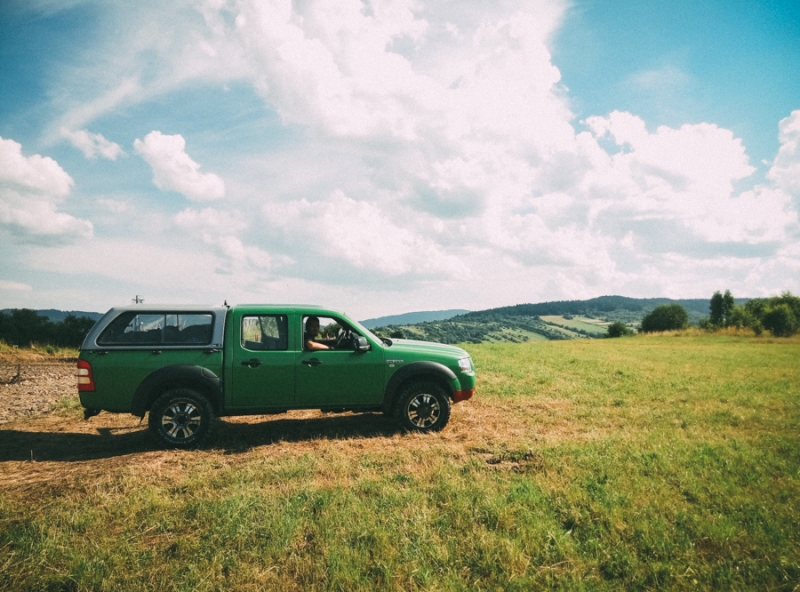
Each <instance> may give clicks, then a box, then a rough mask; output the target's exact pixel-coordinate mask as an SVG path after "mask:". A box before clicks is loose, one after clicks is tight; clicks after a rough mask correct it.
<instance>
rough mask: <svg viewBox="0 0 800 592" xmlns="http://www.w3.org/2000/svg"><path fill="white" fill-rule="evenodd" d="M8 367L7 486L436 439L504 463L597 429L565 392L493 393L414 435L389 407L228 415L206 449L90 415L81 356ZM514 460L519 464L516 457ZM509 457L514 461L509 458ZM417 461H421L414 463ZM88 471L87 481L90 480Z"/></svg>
mask: <svg viewBox="0 0 800 592" xmlns="http://www.w3.org/2000/svg"><path fill="white" fill-rule="evenodd" d="M3 371H4V372H5V374H0V381H2V382H3V384H1V385H0V492H4V493H6V494H11V495H15V496H23V497H24V496H27V495H30V494H33V492H35V491H39V490H40V488H42V487H45V488H48V489H49V488H54V487H55V488H62V487H67V488H71V487H83V486H85V485H86V483H87V482H94V481H96V480H103V479H105V478H108V477H109V476H110V475H113V474H116V472H117V471H120V470H123V471H124V470H133V471H139V470H144V471H147V472H153V474H157V475H158V478H159V479H166V480H172V479H179V478H180V476H181V475H182V474H183V473H184V472H185V471H191V467H192V466H193V465H194V463H197V462H209V461H211V462H214V463H218V464H220V466H222V465H233V464H237V463H240V462H248V460H250V459H253V458H254V457H260V458H269V457H278V456H283V455H289V456H298V457H299V456H302V455H304V454H308V453H311V454H318V455H322V456H323V457H324V456H326V455H337V454H348V455H349V454H355V455H358V454H363V453H364V452H367V451H369V452H386V453H388V454H394V453H396V452H398V451H400V450H404V449H406V450H412V451H414V452H418V451H420V450H425V449H428V448H437V449H440V450H446V451H447V454H450V455H452V457H453V458H454V459H457V458H464V457H465V456H466V457H475V456H477V457H479V458H483V459H485V460H486V461H487V462H490V463H491V464H492V466H496V468H498V469H502V468H513V467H512V466H510V465H509V463H508V462H507V461H505V460H503V457H502V455H501V456H500V457H496V455H497V454H498V452H500V451H501V450H502V449H504V448H506V447H507V445H508V442H529V443H530V442H532V441H537V442H543V441H554V440H555V441H557V440H562V439H564V438H568V439H570V440H574V439H576V438H577V439H581V438H593V437H596V435H597V432H596V431H593V432H592V433H588V432H586V433H581V432H580V431H579V430H577V429H576V427H575V424H574V422H572V421H570V414H571V413H572V412H573V411H574V409H573V408H572V403H570V402H567V401H563V400H548V399H542V398H537V399H523V400H517V401H508V400H507V399H498V398H484V397H481V396H480V393H479V394H478V396H476V397H475V398H473V399H472V400H470V401H467V402H465V403H459V404H458V405H455V406H454V407H453V411H452V418H451V421H450V423H449V424H448V426H447V428H445V429H444V430H443V431H442V432H440V433H436V434H427V435H420V434H407V433H405V432H404V431H403V430H402V429H401V428H400V427H399V426H398V424H397V423H396V422H395V421H394V420H392V419H390V418H387V417H384V416H383V415H382V414H380V413H372V414H352V413H343V414H330V413H322V412H320V411H290V412H289V413H287V414H283V415H259V416H243V417H226V418H224V419H222V420H220V421H218V422H217V423H216V425H215V427H214V430H213V434H212V436H211V438H209V440H208V442H207V443H206V444H204V445H203V446H202V448H201V449H200V450H188V451H181V450H164V449H162V448H160V446H159V445H158V443H157V442H156V441H155V439H154V438H152V436H151V435H150V433H149V432H148V430H147V420H146V418H145V421H143V422H140V421H139V418H137V417H134V416H132V415H129V414H115V413H101V414H100V415H98V416H96V417H92V418H90V419H89V420H88V421H87V420H84V419H83V413H82V411H83V410H82V408H81V407H80V406H79V405H78V402H77V388H76V379H75V367H74V363H69V364H66V363H62V364H51V365H35V364H33V365H29V366H27V367H26V366H25V365H24V364H23V366H22V368H21V372H20V375H19V377H18V378H17V379H16V380H14V382H13V384H5V383H6V382H9V381H10V379H11V378H13V376H14V375H15V373H16V367H14V368H13V369H12V370H10V371H9V370H8V369H7V368H4V369H3ZM512 464H513V463H512ZM506 465H508V466H506ZM409 470H413V467H410V468H409ZM87 480H88V481H87Z"/></svg>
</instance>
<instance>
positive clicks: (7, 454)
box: [0, 413, 402, 462]
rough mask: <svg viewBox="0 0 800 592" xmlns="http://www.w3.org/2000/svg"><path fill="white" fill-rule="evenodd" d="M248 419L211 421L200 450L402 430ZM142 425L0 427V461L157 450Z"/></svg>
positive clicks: (339, 419) (358, 421)
mask: <svg viewBox="0 0 800 592" xmlns="http://www.w3.org/2000/svg"><path fill="white" fill-rule="evenodd" d="M259 419H260V417H259V418H258V419H256V418H250V420H251V423H239V422H236V423H233V422H230V423H229V422H226V421H225V420H220V421H217V423H216V425H215V426H214V431H213V433H212V434H211V437H210V438H209V439H208V440H207V441H206V442H205V443H204V445H203V446H201V450H209V451H213V450H216V451H219V452H222V453H223V454H239V453H242V452H247V451H248V450H251V449H252V448H256V447H259V446H269V445H271V444H275V443H276V442H305V441H311V440H339V439H349V438H384V437H390V436H393V435H395V434H397V433H399V432H401V431H402V428H401V427H400V426H399V425H398V424H397V422H395V421H394V420H392V419H390V418H387V417H384V416H383V415H381V414H377V413H376V414H362V415H348V416H330V417H318V418H311V419H271V418H270V419H265V420H263V421H259ZM162 449H163V448H162V447H161V446H159V445H158V443H157V442H156V441H155V439H154V438H153V437H152V436H151V435H150V433H149V431H148V430H147V424H146V423H143V424H142V427H141V428H140V429H136V428H133V429H132V428H107V427H105V428H104V427H98V428H97V432H96V433H79V432H42V431H23V430H13V429H12V430H3V429H0V462H6V461H30V460H34V461H56V462H75V461H86V460H96V459H103V458H113V457H116V456H124V455H129V454H137V453H142V452H149V451H154V450H162Z"/></svg>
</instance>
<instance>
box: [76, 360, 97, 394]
mask: <svg viewBox="0 0 800 592" xmlns="http://www.w3.org/2000/svg"><path fill="white" fill-rule="evenodd" d="M93 390H94V376H92V365H91V364H90V363H89V362H87V361H86V360H78V392H80V391H93Z"/></svg>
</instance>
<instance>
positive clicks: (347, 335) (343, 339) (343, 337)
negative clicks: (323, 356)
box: [333, 328, 353, 349]
mask: <svg viewBox="0 0 800 592" xmlns="http://www.w3.org/2000/svg"><path fill="white" fill-rule="evenodd" d="M352 338H353V334H352V332H351V331H348V330H347V329H345V328H341V329H339V333H337V335H336V343H334V344H333V349H342V347H343V346H344V345H345V344H346V343H348V342H349V341H351V340H352Z"/></svg>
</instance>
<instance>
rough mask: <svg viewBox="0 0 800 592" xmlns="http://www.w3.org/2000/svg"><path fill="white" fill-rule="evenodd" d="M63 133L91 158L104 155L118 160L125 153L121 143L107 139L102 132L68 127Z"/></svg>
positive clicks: (63, 129) (109, 158)
mask: <svg viewBox="0 0 800 592" xmlns="http://www.w3.org/2000/svg"><path fill="white" fill-rule="evenodd" d="M61 134H62V135H63V136H64V137H65V138H66V139H67V140H69V141H70V142H71V143H72V145H73V146H75V148H77V149H78V150H80V151H81V152H83V155H84V156H85V157H86V158H89V159H94V158H97V157H98V156H102V157H103V158H107V159H108V160H116V159H117V157H118V156H120V155H121V154H124V152H123V151H122V148H121V147H120V145H119V144H116V143H115V142H112V141H110V140H107V139H106V138H104V137H103V135H102V134H93V133H92V132H90V131H87V130H77V131H71V130H69V129H67V128H62V129H61Z"/></svg>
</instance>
